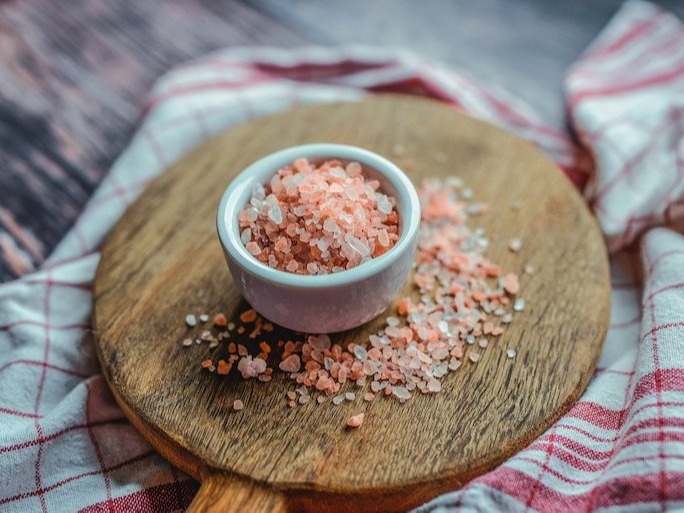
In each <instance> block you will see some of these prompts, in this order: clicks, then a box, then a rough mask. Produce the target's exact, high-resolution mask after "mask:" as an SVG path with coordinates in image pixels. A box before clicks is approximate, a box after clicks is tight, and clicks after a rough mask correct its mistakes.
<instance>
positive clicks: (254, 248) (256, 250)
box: [245, 241, 261, 256]
mask: <svg viewBox="0 0 684 513" xmlns="http://www.w3.org/2000/svg"><path fill="white" fill-rule="evenodd" d="M245 249H247V251H249V253H250V254H251V255H254V256H258V255H260V254H261V248H260V247H259V245H258V244H257V243H256V242H254V241H252V242H248V243H247V244H246V245H245Z"/></svg>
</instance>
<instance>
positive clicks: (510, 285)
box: [183, 178, 531, 423]
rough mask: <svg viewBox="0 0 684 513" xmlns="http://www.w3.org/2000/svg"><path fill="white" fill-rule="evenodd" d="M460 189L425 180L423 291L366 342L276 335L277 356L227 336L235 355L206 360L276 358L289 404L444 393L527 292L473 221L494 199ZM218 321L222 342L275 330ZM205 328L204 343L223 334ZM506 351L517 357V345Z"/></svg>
mask: <svg viewBox="0 0 684 513" xmlns="http://www.w3.org/2000/svg"><path fill="white" fill-rule="evenodd" d="M462 187H463V184H462V182H461V180H460V179H457V178H451V179H447V180H428V181H426V182H425V183H424V184H423V186H422V187H421V189H420V191H419V196H420V200H421V207H422V222H421V228H420V233H419V242H418V250H417V253H416V256H415V268H414V272H413V276H412V280H413V283H414V285H415V287H416V289H417V291H418V296H417V298H411V297H403V298H400V299H398V300H397V303H396V312H397V313H396V315H390V316H388V317H387V318H386V323H385V326H384V328H383V329H382V330H380V331H379V332H378V333H376V334H373V335H371V336H370V337H369V339H368V341H367V343H364V344H355V343H352V344H349V345H348V347H347V348H346V349H344V348H342V347H341V346H340V345H339V344H333V343H332V341H331V339H330V337H329V336H327V335H324V334H323V335H308V336H306V337H305V339H304V340H299V341H292V340H287V341H285V340H279V341H278V342H277V346H278V347H279V348H281V349H282V352H280V351H279V352H280V355H279V356H274V353H275V352H273V351H272V347H271V346H270V345H269V344H268V343H267V342H266V341H261V342H260V343H259V346H258V347H259V349H260V352H259V354H258V355H256V356H253V355H250V354H249V351H248V349H247V347H246V346H244V345H242V344H237V345H236V343H235V342H230V343H229V344H228V352H229V357H228V361H226V360H220V361H219V362H218V367H217V366H215V365H214V363H213V361H212V360H205V361H203V362H202V366H203V367H205V368H207V369H208V370H209V371H211V372H214V371H216V370H217V369H219V371H220V372H219V373H221V374H224V373H227V372H228V371H230V369H231V368H232V367H233V365H234V364H235V363H236V362H237V370H238V372H240V374H241V375H242V377H243V378H244V379H258V380H260V381H269V380H270V379H271V375H272V373H273V367H274V366H275V365H277V366H278V367H279V368H280V370H281V371H283V372H285V373H286V375H287V376H288V377H289V378H290V379H292V380H293V381H294V382H296V383H297V384H298V385H299V387H298V388H297V389H296V391H289V392H287V396H286V400H287V403H288V405H289V406H290V407H291V408H294V407H296V405H297V404H307V403H308V402H310V400H311V398H312V397H311V395H310V394H311V393H314V394H319V396H318V398H317V401H315V402H316V403H317V404H321V403H322V402H324V398H325V397H326V396H330V397H332V401H331V402H332V403H333V404H334V405H336V406H338V405H341V404H342V403H343V402H345V401H356V400H357V397H358V398H362V400H364V401H373V400H374V399H375V398H376V397H377V396H379V395H384V396H387V397H392V398H394V399H396V400H398V401H399V402H405V401H407V400H409V399H411V398H412V397H413V396H414V395H415V394H416V393H423V394H429V393H438V392H440V391H441V390H442V383H441V380H442V378H443V377H444V376H446V375H447V374H448V373H449V372H454V371H456V370H458V369H459V368H460V367H461V366H462V364H463V361H464V359H466V360H468V361H469V362H471V363H470V364H477V363H478V362H479V361H480V360H481V357H482V352H483V351H484V350H485V348H487V347H490V344H489V342H490V341H492V340H493V339H495V338H496V337H499V336H500V335H501V334H502V333H503V332H504V329H505V327H506V326H507V325H508V324H509V323H510V322H512V321H513V318H514V314H518V313H519V312H521V311H522V310H523V309H524V307H525V301H524V300H523V299H522V298H517V299H516V300H515V302H514V303H513V304H511V299H512V298H513V297H515V296H516V295H517V294H518V291H519V289H520V282H519V278H518V276H517V275H516V274H514V273H506V274H503V273H502V271H501V269H500V268H499V267H498V266H497V265H496V264H495V263H494V262H492V261H491V260H489V259H488V258H486V256H485V252H486V250H487V248H488V246H489V241H488V239H487V238H486V237H485V234H484V231H483V230H482V229H481V228H477V229H471V228H470V227H469V226H468V220H469V218H470V217H472V216H476V215H481V214H483V213H484V212H486V211H487V206H486V205H484V204H480V203H475V202H472V201H469V200H470V199H471V198H472V197H473V193H472V191H470V190H469V189H463V188H462ZM473 205H477V206H478V207H477V208H472V207H473ZM281 210H282V209H281ZM526 271H527V269H526ZM529 272H531V270H530V271H529ZM219 316H220V317H219ZM214 319H215V322H214V324H215V326H217V327H221V328H222V329H224V330H225V331H223V332H221V333H219V334H218V337H219V338H220V339H230V338H234V337H237V336H243V337H244V336H248V337H249V338H250V339H256V338H257V337H260V336H261V335H263V332H264V331H267V332H270V331H272V330H273V326H272V325H271V324H270V323H268V322H267V321H265V320H264V319H263V318H262V317H261V316H259V315H258V314H257V312H256V311H254V310H253V309H250V310H246V311H244V312H242V314H241V315H240V321H241V323H242V324H241V325H240V326H238V327H237V329H236V326H235V325H233V324H232V323H226V318H225V316H223V315H222V314H218V315H217V316H216V317H215V318H214ZM216 319H219V320H220V321H219V322H218V323H217V322H216ZM206 333H207V332H204V333H203V334H202V335H203V336H202V337H201V339H198V340H209V341H212V340H216V338H215V337H213V336H206ZM236 333H237V334H240V335H235V334H236ZM186 340H187V339H186ZM183 345H185V343H184V344H183ZM506 355H507V356H508V358H513V357H514V356H515V350H513V349H508V351H506ZM269 361H270V362H273V363H271V364H270V365H271V366H269V363H268V362H269ZM354 386H356V387H361V388H364V390H363V391H362V393H359V394H356V393H354V392H353V391H350V390H349V388H350V387H354ZM343 388H344V389H345V390H342V389H343ZM362 419H363V417H361V420H362ZM356 421H357V420H356V419H354V423H356Z"/></svg>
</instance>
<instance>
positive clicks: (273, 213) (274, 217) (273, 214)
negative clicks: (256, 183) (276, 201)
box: [268, 205, 283, 224]
mask: <svg viewBox="0 0 684 513" xmlns="http://www.w3.org/2000/svg"><path fill="white" fill-rule="evenodd" d="M268 218H269V219H270V220H271V221H273V222H274V223H275V224H280V223H282V222H283V212H282V210H280V207H279V206H278V205H276V206H274V207H271V208H270V209H268Z"/></svg>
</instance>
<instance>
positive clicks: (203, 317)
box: [199, 314, 209, 322]
mask: <svg viewBox="0 0 684 513" xmlns="http://www.w3.org/2000/svg"><path fill="white" fill-rule="evenodd" d="M199 320H200V321H202V322H207V321H208V320H209V316H208V315H207V314H202V315H200V316H199Z"/></svg>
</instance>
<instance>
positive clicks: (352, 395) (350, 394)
mask: <svg viewBox="0 0 684 513" xmlns="http://www.w3.org/2000/svg"><path fill="white" fill-rule="evenodd" d="M344 398H345V399H346V400H347V401H354V400H355V399H356V394H355V393H354V392H347V393H346V394H344Z"/></svg>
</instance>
